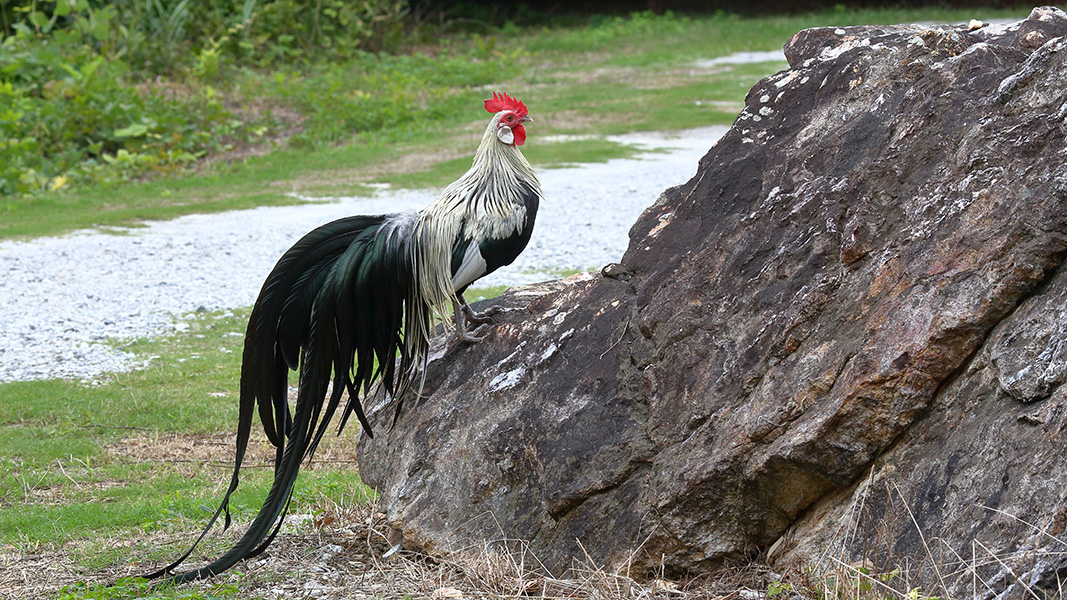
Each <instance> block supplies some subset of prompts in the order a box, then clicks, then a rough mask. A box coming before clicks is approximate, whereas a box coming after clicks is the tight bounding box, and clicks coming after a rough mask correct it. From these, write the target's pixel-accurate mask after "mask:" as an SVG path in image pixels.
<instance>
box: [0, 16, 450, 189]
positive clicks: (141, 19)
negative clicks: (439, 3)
mask: <svg viewBox="0 0 1067 600" xmlns="http://www.w3.org/2000/svg"><path fill="white" fill-rule="evenodd" d="M406 14H407V5H406V2H404V1H403V0H364V1H362V2H348V1H347V0H316V1H315V2H313V3H309V2H304V1H301V0H240V1H231V2H227V1H221V2H195V1H192V0H119V1H116V2H111V3H103V2H99V1H97V2H92V1H90V0H56V1H55V2H38V1H36V0H29V1H26V0H14V1H13V2H11V3H9V4H8V3H5V5H4V8H3V11H2V15H3V25H4V32H5V34H6V35H5V36H4V37H3V40H2V42H0V165H2V167H0V195H13V194H26V193H39V192H43V191H50V190H56V189H60V188H63V187H65V186H68V185H71V184H84V183H89V182H95V183H107V182H113V181H125V180H128V179H130V178H133V177H138V176H140V175H143V174H144V173H146V172H149V171H163V172H166V171H172V170H174V169H176V168H180V167H183V166H186V165H189V164H190V163H192V162H193V161H195V160H196V159H198V158H201V157H204V156H205V155H207V154H209V153H212V152H218V151H224V150H228V149H230V148H232V147H233V146H234V145H236V144H241V143H250V142H254V141H256V140H257V139H258V138H262V137H263V136H265V135H268V134H269V133H271V132H272V131H273V130H275V129H277V127H278V126H279V125H280V121H279V120H278V119H275V118H273V115H272V113H271V111H264V112H252V113H249V112H247V111H245V112H241V111H240V110H238V106H239V104H238V103H239V102H240V101H241V100H244V99H243V98H241V97H240V91H241V89H242V85H241V83H242V82H246V81H248V80H249V79H250V78H253V79H255V80H256V81H258V82H259V83H260V85H263V84H265V90H262V89H261V90H259V91H266V92H267V93H268V94H272V95H274V96H275V97H276V98H278V99H280V100H282V101H284V102H286V103H289V104H293V105H295V106H296V107H297V108H298V109H299V110H301V111H303V114H309V113H314V112H315V108H316V103H321V102H323V101H324V97H325V95H329V96H331V97H332V96H333V95H334V94H335V92H336V91H337V89H338V84H339V82H338V79H339V77H338V76H337V74H338V72H339V70H340V69H342V68H344V67H346V66H347V67H349V68H348V75H349V76H356V77H359V76H362V77H372V78H380V79H381V82H380V83H382V84H383V87H385V88H386V91H389V90H390V89H399V88H400V87H401V86H402V85H403V78H401V77H397V75H398V74H399V73H401V72H402V69H403V68H404V67H405V65H403V64H395V63H392V62H390V61H387V60H386V61H382V60H378V59H377V58H376V57H375V56H374V55H370V54H368V53H367V49H374V48H381V47H382V46H383V45H384V44H385V43H386V42H387V41H388V40H390V39H392V37H393V36H396V35H398V33H399V32H400V31H401V26H402V23H403V20H404V17H405V15H406ZM322 64H332V65H334V67H333V69H326V70H325V71H324V70H323V69H318V70H317V71H316V73H318V74H320V75H323V76H322V77H321V78H320V79H318V80H316V82H315V83H314V84H309V83H308V79H307V78H306V77H302V76H300V75H297V74H296V73H297V70H298V69H306V68H307V67H308V66H309V65H322ZM268 66H270V67H272V68H278V67H286V66H289V67H291V68H292V69H293V72H291V73H285V72H284V71H283V72H282V73H281V74H280V75H278V76H276V77H274V78H267V79H263V78H255V75H254V72H255V70H256V69H263V68H265V67H268ZM350 83H352V82H351V81H348V82H346V84H350ZM243 87H247V86H243ZM257 87H258V86H257ZM357 89H359V88H357ZM235 92H236V93H237V96H236V97H235V96H234V93H235ZM433 92H434V90H429V91H428V93H429V95H430V96H432V95H433ZM369 98H370V96H369V94H366V93H358V92H357V93H355V94H354V95H349V96H348V97H342V98H341V102H342V103H343V104H345V105H348V106H350V107H351V108H352V109H353V112H358V114H359V115H360V117H359V120H358V121H357V122H353V121H351V120H344V121H342V122H340V123H333V124H332V126H333V127H334V128H338V127H343V128H347V130H348V131H350V132H351V131H359V130H362V129H366V128H372V127H378V126H381V125H382V124H387V123H390V122H395V121H396V120H397V119H400V118H403V116H405V115H407V114H410V113H411V112H412V111H413V110H415V109H416V108H417V106H416V105H417V104H418V101H419V100H420V99H419V98H413V97H412V95H411V94H404V95H391V96H390V97H389V98H388V101H387V102H385V103H384V105H382V103H378V102H375V103H371V102H369V101H368V100H369ZM296 99H299V100H296ZM372 104H373V105H372ZM319 125H321V123H312V126H313V127H315V126H319ZM320 129H321V128H320ZM316 131H318V130H316ZM323 133H325V134H327V135H326V139H327V140H334V139H336V137H337V136H336V135H332V136H331V135H329V132H328V131H327V132H323Z"/></svg>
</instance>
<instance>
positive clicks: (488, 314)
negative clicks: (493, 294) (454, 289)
mask: <svg viewBox="0 0 1067 600" xmlns="http://www.w3.org/2000/svg"><path fill="white" fill-rule="evenodd" d="M459 305H460V306H461V307H462V308H463V316H465V317H467V320H468V321H470V322H471V323H478V324H479V325H480V324H482V323H492V322H493V315H494V314H496V313H497V312H498V311H499V310H500V307H499V306H491V307H489V308H487V309H486V310H485V311H484V312H476V311H475V310H474V309H473V308H471V306H470V304H467V299H466V298H464V297H463V294H459Z"/></svg>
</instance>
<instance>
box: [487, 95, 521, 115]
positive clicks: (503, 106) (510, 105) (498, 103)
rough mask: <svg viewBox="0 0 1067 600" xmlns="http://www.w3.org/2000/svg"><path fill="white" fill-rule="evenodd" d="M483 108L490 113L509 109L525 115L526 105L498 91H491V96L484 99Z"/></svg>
mask: <svg viewBox="0 0 1067 600" xmlns="http://www.w3.org/2000/svg"><path fill="white" fill-rule="evenodd" d="M485 110H487V111H489V112H491V113H498V112H500V111H502V110H510V111H512V112H514V113H516V114H518V115H519V116H523V117H525V116H526V105H525V104H523V103H522V101H521V100H518V99H516V98H512V97H511V96H509V95H507V94H502V93H500V92H493V97H492V98H490V99H488V100H486V101H485Z"/></svg>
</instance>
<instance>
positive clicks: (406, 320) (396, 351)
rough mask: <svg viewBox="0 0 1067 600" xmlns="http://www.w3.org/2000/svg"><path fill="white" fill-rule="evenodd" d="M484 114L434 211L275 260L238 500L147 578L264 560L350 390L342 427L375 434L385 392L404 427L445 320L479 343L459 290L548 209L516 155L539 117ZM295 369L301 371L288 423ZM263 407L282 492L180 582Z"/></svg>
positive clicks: (259, 311)
mask: <svg viewBox="0 0 1067 600" xmlns="http://www.w3.org/2000/svg"><path fill="white" fill-rule="evenodd" d="M485 108H486V110H488V111H489V112H490V113H493V117H492V119H490V121H489V125H488V127H486V129H485V134H484V135H483V136H482V141H481V144H480V145H479V146H478V150H477V152H476V153H475V155H474V163H473V165H472V166H471V168H470V170H469V171H467V172H466V174H464V175H463V176H462V177H460V178H459V179H458V180H457V181H455V182H454V183H452V184H451V185H449V186H448V187H447V188H445V190H444V192H442V193H441V195H440V196H438V197H437V198H436V199H435V200H434V201H432V202H431V203H430V204H428V205H427V206H426V207H425V208H423V209H422V210H420V211H418V212H417V213H416V212H408V213H396V214H388V215H376V216H353V217H347V218H343V219H339V220H337V221H334V222H332V223H328V224H326V225H323V226H321V227H319V228H317V229H315V230H313V231H311V232H310V233H308V234H307V235H305V236H304V237H303V238H301V239H300V240H299V241H298V242H297V243H296V244H295V245H294V246H293V247H292V248H290V249H289V250H288V251H287V252H286V253H285V254H284V255H282V257H281V259H279V261H278V264H277V265H276V266H275V267H274V270H273V271H271V273H270V275H269V276H268V277H267V280H266V281H265V282H264V283H263V288H262V290H261V291H260V294H259V298H258V299H257V300H256V304H255V306H254V307H253V309H252V314H251V316H250V317H249V321H248V330H247V333H246V336H245V344H244V354H243V356H242V364H241V398H240V409H239V419H238V427H237V443H236V453H235V462H234V468H233V474H232V476H231V478H230V486H229V489H228V490H227V491H226V494H225V496H224V497H223V500H222V503H221V504H220V506H219V508H218V510H217V511H215V514H214V515H213V516H212V517H211V519H210V520H209V521H208V523H207V526H206V527H205V528H204V531H203V533H201V534H200V537H199V539H197V541H196V542H195V543H194V544H193V546H192V548H190V549H189V551H188V552H186V553H185V554H184V555H183V556H182V557H181V558H179V559H178V560H177V561H175V562H174V563H172V564H170V565H168V566H166V567H164V568H162V569H160V570H158V571H156V572H155V573H151V574H149V575H146V577H148V578H149V579H154V578H158V577H164V576H170V579H171V580H172V581H174V582H178V583H180V582H186V581H192V580H195V579H202V578H206V577H211V576H213V575H216V574H218V573H221V572H222V571H224V570H226V569H228V568H230V567H231V566H233V565H234V564H236V563H237V562H239V561H241V560H244V559H246V558H251V557H253V556H256V555H258V554H260V553H261V552H263V551H264V550H265V549H266V548H267V546H269V545H270V543H271V542H272V541H273V539H274V537H275V536H276V535H277V533H278V530H279V529H280V527H281V524H282V521H283V520H284V518H285V513H286V511H287V509H288V505H289V499H290V497H291V496H292V492H293V484H294V483H295V481H296V477H297V473H298V472H299V470H300V465H301V463H302V462H303V461H304V460H305V459H307V460H310V459H311V457H312V455H313V454H314V452H315V448H316V447H317V446H318V444H319V441H320V440H321V439H322V436H323V434H324V433H325V432H326V428H327V425H329V423H330V420H331V418H332V417H333V416H334V414H335V412H336V411H337V409H338V408H339V407H340V404H341V400H342V397H343V396H344V395H345V392H347V393H348V394H347V403H346V404H345V406H344V409H343V411H342V414H341V417H340V418H341V423H340V426H339V428H338V430H339V431H340V429H341V428H343V427H344V425H345V423H346V422H347V421H348V418H349V417H350V416H351V415H352V413H355V415H356V418H357V419H359V422H360V424H361V425H362V426H363V429H364V431H366V433H367V435H372V433H371V426H370V423H368V422H367V418H366V415H365V414H364V412H363V407H362V405H361V404H360V396H361V395H362V396H363V397H367V396H368V395H369V394H370V393H371V389H372V386H373V385H374V384H375V383H377V384H378V385H379V386H380V387H381V388H382V389H384V390H385V392H387V393H388V394H389V396H390V397H391V398H393V399H394V400H395V402H396V408H395V412H394V416H393V421H392V423H393V425H394V426H395V424H396V422H397V419H398V418H399V416H400V408H401V404H402V401H403V397H404V395H405V393H406V392H408V391H409V390H410V389H411V388H412V386H413V384H414V382H415V381H416V379H417V378H418V373H419V372H423V373H424V372H425V367H426V362H427V356H428V348H429V344H430V337H431V333H432V331H433V329H434V327H435V325H436V323H438V322H440V321H445V322H446V323H447V314H448V311H449V309H452V312H453V319H454V321H455V333H456V335H457V337H458V338H459V339H460V340H462V341H463V342H476V341H478V340H480V339H481V338H479V337H477V336H476V335H475V333H476V332H474V331H472V330H471V326H472V325H478V324H481V323H486V322H488V321H489V320H490V317H489V315H487V314H479V313H476V312H475V311H474V310H472V309H471V307H470V306H469V305H468V304H467V302H466V300H465V299H464V298H463V293H464V291H466V289H467V287H468V286H470V284H471V283H473V282H475V281H477V280H478V279H479V278H481V277H484V276H485V275H487V274H489V273H492V272H493V271H495V270H496V269H498V268H500V267H502V266H505V265H508V264H511V262H512V261H514V260H515V258H516V257H517V256H518V255H519V253H520V252H522V251H523V249H524V248H525V247H526V244H527V243H528V242H529V241H530V233H531V231H532V230H533V225H534V218H535V217H536V215H537V208H538V205H539V203H540V201H541V185H540V183H539V182H538V181H537V176H536V175H535V174H534V171H533V169H532V168H531V167H530V163H528V162H527V161H526V158H525V157H524V156H523V155H522V153H521V152H520V151H519V146H521V145H522V144H523V142H524V141H525V140H526V130H525V128H524V124H525V123H526V122H528V121H531V120H532V119H531V118H530V117H529V115H528V114H527V109H526V105H525V104H523V103H522V102H521V101H519V100H517V99H515V98H513V97H511V96H508V95H507V94H501V93H494V94H493V97H492V98H490V99H488V100H486V101H485ZM487 312H488V311H487ZM290 370H299V385H298V390H297V398H296V406H295V411H292V412H291V411H290V406H289V402H288V399H287V391H288V381H289V371H290ZM257 408H258V413H259V418H260V420H261V421H262V423H263V429H264V431H265V432H266V435H267V438H268V439H269V440H270V442H271V443H272V444H274V446H275V448H276V456H275V468H274V483H273V485H272V487H271V489H270V492H269V493H268V494H267V498H266V500H265V502H264V504H263V506H262V507H261V508H260V510H259V513H258V514H257V515H256V517H255V519H254V520H253V521H252V524H251V525H250V526H249V529H248V531H247V532H246V533H245V534H244V536H243V537H242V538H241V539H240V540H239V541H238V542H237V544H236V545H235V546H234V547H233V548H232V549H231V550H230V551H229V552H227V553H226V554H225V555H223V556H222V557H220V558H218V559H217V560H215V561H214V562H212V563H210V564H208V565H207V566H204V567H202V568H200V569H195V570H191V571H187V572H183V573H179V574H172V572H173V570H174V569H175V568H176V567H178V566H179V565H181V564H182V563H183V562H184V561H185V560H186V559H187V558H188V557H189V556H190V554H192V552H193V550H194V549H195V548H196V546H197V544H199V543H200V541H201V540H202V539H203V538H204V536H205V535H206V534H207V532H208V531H209V530H210V529H211V528H212V526H213V525H214V524H215V522H216V521H217V520H218V518H219V516H221V515H223V514H225V526H226V527H229V525H230V514H229V499H230V496H231V495H232V494H233V492H234V490H236V489H237V486H238V482H239V478H238V474H239V471H240V470H241V463H242V461H243V460H244V456H245V450H246V448H247V447H248V440H249V435H250V433H251V428H252V421H253V418H254V414H255V413H256V411H257Z"/></svg>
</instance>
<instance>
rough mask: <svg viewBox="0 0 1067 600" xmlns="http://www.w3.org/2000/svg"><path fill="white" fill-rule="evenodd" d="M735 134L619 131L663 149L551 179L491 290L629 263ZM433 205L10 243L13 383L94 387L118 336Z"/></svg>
mask: <svg viewBox="0 0 1067 600" xmlns="http://www.w3.org/2000/svg"><path fill="white" fill-rule="evenodd" d="M725 131H726V127H710V128H705V129H698V130H692V131H688V132H684V133H682V134H678V135H670V136H668V135H656V134H642V135H626V136H619V137H615V138H612V139H615V140H618V141H622V142H625V143H629V144H634V145H636V146H638V147H639V148H642V149H644V150H649V151H652V152H647V153H642V154H641V155H639V156H638V157H637V158H634V159H626V160H612V161H610V162H608V163H604V164H591V165H582V166H576V167H573V168H562V169H542V170H540V171H539V173H538V175H539V177H540V179H541V182H542V184H543V187H544V192H545V202H544V203H543V204H542V205H541V210H540V212H539V213H538V216H537V226H536V228H535V229H534V233H533V239H532V240H531V242H530V245H529V247H527V249H526V251H525V252H524V253H523V254H522V255H521V256H520V257H519V259H518V260H517V261H516V262H515V263H514V264H512V265H511V266H509V267H506V268H504V269H502V270H501V271H498V272H497V273H494V274H493V275H491V276H490V277H487V278H485V279H483V280H481V281H480V282H479V283H480V284H481V285H486V286H489V285H501V284H504V285H511V284H520V283H530V282H534V281H540V280H544V279H551V278H553V277H555V276H556V275H554V274H556V273H558V272H559V271H560V270H563V269H589V268H599V267H600V266H602V265H604V264H606V263H609V262H612V261H616V260H618V259H619V258H620V257H621V256H622V253H623V252H624V251H625V249H626V245H627V243H628V238H627V233H628V230H629V228H630V226H631V224H633V222H634V220H635V219H636V218H637V217H638V215H640V214H641V211H642V210H644V208H645V207H647V206H648V205H650V204H652V203H653V202H654V201H655V200H656V198H657V197H658V196H659V194H660V192H662V191H663V190H664V189H666V188H668V187H670V186H674V185H679V184H681V183H684V182H685V181H687V180H688V179H689V178H690V177H692V176H693V174H694V173H695V172H696V165H697V160H698V159H699V158H700V157H701V156H703V155H704V154H705V153H706V152H707V150H708V148H710V147H711V146H712V144H713V143H714V142H715V140H717V139H718V138H719V137H721V136H722V134H723V133H725ZM530 141H531V143H536V142H537V141H536V136H534V137H532V138H531V140H530ZM663 149H668V150H667V151H665V152H664V151H663ZM433 196H434V193H433V192H426V191H404V190H401V191H390V192H382V193H380V194H379V195H378V196H376V197H374V198H337V199H336V201H335V202H329V203H323V204H302V205H299V206H285V207H270V208H258V209H253V210H243V211H234V212H229V213H222V214H214V215H191V216H187V217H181V218H178V219H174V220H172V221H164V222H152V223H149V224H148V225H147V227H144V228H136V229H130V230H129V231H128V235H112V234H107V233H98V232H94V231H82V232H78V233H75V234H71V235H67V236H62V237H53V238H40V239H36V240H32V241H28V242H0V306H2V307H3V312H2V313H0V381H16V380H29V379H45V378H59V377H73V378H92V377H95V376H97V375H99V374H100V373H105V372H114V371H122V370H126V369H130V368H134V367H136V366H138V364H139V362H138V361H137V359H136V357H133V356H131V355H129V354H127V353H124V352H122V351H120V350H118V349H115V348H114V347H113V344H111V343H107V341H108V340H109V339H110V340H115V339H120V340H121V339H128V338H135V337H143V336H148V335H154V334H160V333H166V332H168V331H174V330H180V329H183V328H185V327H186V326H185V324H184V323H183V322H182V321H181V319H180V316H181V315H183V314H187V313H189V312H192V311H196V310H198V309H208V310H215V309H226V308H234V307H241V306H249V305H251V304H252V303H253V302H254V301H255V298H256V294H257V293H258V292H259V287H260V285H261V284H262V282H263V279H264V278H265V277H266V275H267V273H268V272H270V269H271V268H272V267H273V266H274V263H275V261H276V260H277V259H278V257H279V256H280V255H281V254H282V253H283V252H284V251H285V250H286V249H287V248H288V247H289V246H290V245H292V243H293V242H295V241H296V240H297V239H298V238H299V237H300V236H302V235H303V234H304V233H306V232H307V231H309V230H311V229H313V228H314V227H316V226H318V225H321V224H322V223H325V222H327V221H331V220H333V219H336V218H339V217H342V216H346V215H351V214H358V213H363V214H375V213H383V212H395V211H398V210H404V209H417V208H420V207H422V206H423V205H425V204H426V203H427V202H429V201H430V200H431V199H432V198H433Z"/></svg>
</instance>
